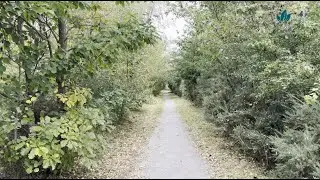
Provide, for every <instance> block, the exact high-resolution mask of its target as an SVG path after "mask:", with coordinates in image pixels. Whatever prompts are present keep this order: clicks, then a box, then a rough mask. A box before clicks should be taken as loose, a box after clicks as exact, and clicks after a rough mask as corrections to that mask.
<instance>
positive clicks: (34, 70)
mask: <svg viewBox="0 0 320 180" xmlns="http://www.w3.org/2000/svg"><path fill="white" fill-rule="evenodd" d="M43 57H44V54H42V56H41V57H40V58H39V59H38V61H37V62H36V66H35V67H34V69H33V72H32V76H33V75H34V73H35V72H36V69H37V67H38V64H39V62H40V61H41V59H42V58H43Z"/></svg>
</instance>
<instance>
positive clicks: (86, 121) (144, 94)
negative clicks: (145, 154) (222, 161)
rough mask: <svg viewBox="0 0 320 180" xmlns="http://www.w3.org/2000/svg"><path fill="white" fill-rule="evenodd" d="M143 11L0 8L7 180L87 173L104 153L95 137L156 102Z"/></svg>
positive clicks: (156, 80)
mask: <svg viewBox="0 0 320 180" xmlns="http://www.w3.org/2000/svg"><path fill="white" fill-rule="evenodd" d="M116 4H121V5H125V6H124V7H123V6H119V5H116ZM149 7H150V3H141V4H140V3H139V4H138V3H133V4H130V3H124V2H123V1H120V2H116V3H115V2H90V3H89V2H71V1H69V2H68V1H65V2H55V1H53V2H40V1H39V2H36V1H34V2H31V1H30V2H29V1H21V2H20V1H3V2H1V3H0V11H1V13H0V19H1V25H0V37H1V39H2V43H1V45H0V48H1V51H0V58H1V60H0V76H1V80H0V101H1V103H0V104H1V105H0V158H1V160H0V163H1V166H3V167H4V168H5V175H6V176H7V177H16V178H17V177H23V176H25V175H26V174H25V173H27V174H31V175H36V174H44V175H50V174H59V173H61V172H63V171H68V170H71V169H72V168H74V167H75V165H83V166H85V167H87V168H90V167H92V166H93V165H94V164H95V162H96V159H98V158H99V157H100V155H101V153H102V152H103V150H104V149H105V148H106V142H105V139H104V134H105V133H107V132H110V131H111V130H112V129H114V124H115V123H119V122H120V121H122V120H124V119H126V117H127V115H128V112H129V111H130V110H136V109H139V108H140V107H141V105H142V104H143V103H144V102H145V101H146V99H147V98H148V97H149V96H150V95H152V93H153V94H154V95H158V94H159V92H160V91H161V90H162V88H163V82H164V81H165V76H163V74H165V73H163V72H164V71H165V66H163V64H164V58H163V56H162V54H163V51H162V50H163V49H164V45H163V43H162V42H161V40H160V39H159V37H158V35H157V32H156V29H155V27H154V26H152V25H151V23H150V20H148V19H147V18H146V17H148V12H147V15H146V16H144V15H143V13H145V12H146V10H147V9H148V8H149ZM149 13H150V12H149ZM161 48H162V49H161ZM150 54H152V56H151V55H150ZM150 70H152V71H150Z"/></svg>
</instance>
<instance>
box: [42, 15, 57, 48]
mask: <svg viewBox="0 0 320 180" xmlns="http://www.w3.org/2000/svg"><path fill="white" fill-rule="evenodd" d="M45 24H46V25H47V26H48V28H49V29H50V31H51V33H52V34H53V37H54V38H55V39H56V41H57V42H59V40H58V37H57V35H56V34H55V33H54V30H53V29H52V28H51V26H49V24H48V18H47V17H46V22H45Z"/></svg>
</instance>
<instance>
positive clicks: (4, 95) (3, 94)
mask: <svg viewBox="0 0 320 180" xmlns="http://www.w3.org/2000/svg"><path fill="white" fill-rule="evenodd" d="M0 95H1V96H3V97H5V98H7V99H10V100H14V101H16V102H20V101H19V100H18V99H16V98H14V97H10V96H8V95H7V94H5V93H3V92H0Z"/></svg>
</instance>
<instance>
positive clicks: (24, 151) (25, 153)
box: [20, 147, 31, 156]
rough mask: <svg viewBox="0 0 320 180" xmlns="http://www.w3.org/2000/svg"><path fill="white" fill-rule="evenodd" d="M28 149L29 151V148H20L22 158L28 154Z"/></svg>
mask: <svg viewBox="0 0 320 180" xmlns="http://www.w3.org/2000/svg"><path fill="white" fill-rule="evenodd" d="M30 149H31V148H30V147H27V148H22V149H21V152H20V154H21V155H22V156H25V155H27V154H28V153H29V151H30Z"/></svg>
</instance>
